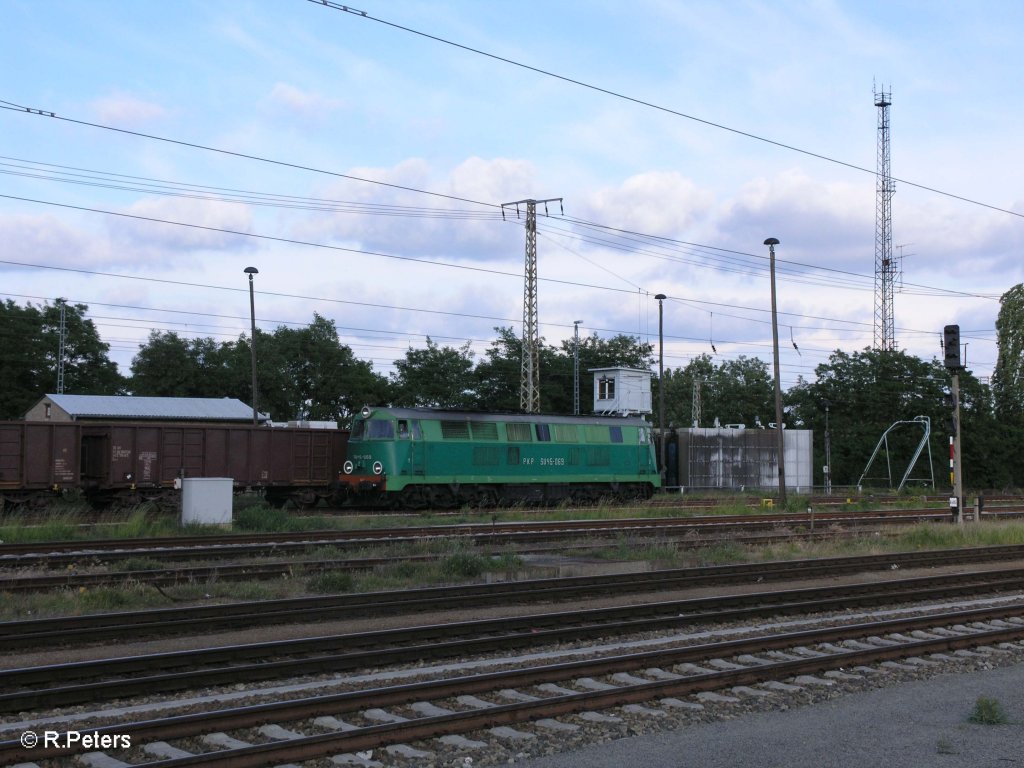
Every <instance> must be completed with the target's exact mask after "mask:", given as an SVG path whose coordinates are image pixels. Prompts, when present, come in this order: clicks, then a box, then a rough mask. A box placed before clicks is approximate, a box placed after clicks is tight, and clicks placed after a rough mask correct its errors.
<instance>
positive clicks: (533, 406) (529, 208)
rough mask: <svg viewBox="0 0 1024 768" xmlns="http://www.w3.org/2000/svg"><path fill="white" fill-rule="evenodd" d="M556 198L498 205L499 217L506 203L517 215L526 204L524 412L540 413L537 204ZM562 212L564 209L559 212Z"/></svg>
mask: <svg viewBox="0 0 1024 768" xmlns="http://www.w3.org/2000/svg"><path fill="white" fill-rule="evenodd" d="M556 200H557V201H558V203H559V205H561V203H562V198H560V197H549V198H548V199H546V200H533V199H528V200H517V201H515V202H514V203H504V204H503V205H502V206H501V215H502V218H504V216H505V206H506V205H514V206H515V207H516V216H517V217H518V215H519V206H520V204H523V203H525V204H526V269H525V280H524V283H523V362H522V366H521V368H520V375H519V409H520V410H521V411H524V412H525V413H540V322H539V320H538V318H537V203H544V204H545V205H544V213H545V215H546V214H547V203H552V202H554V201H556ZM562 212H563V213H564V212H565V211H564V209H563V211H562Z"/></svg>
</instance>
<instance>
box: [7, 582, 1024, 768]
mask: <svg viewBox="0 0 1024 768" xmlns="http://www.w3.org/2000/svg"><path fill="white" fill-rule="evenodd" d="M861 586H870V587H871V588H872V589H874V590H876V592H877V595H876V597H875V598H871V599H878V600H879V601H880V602H881V603H883V604H885V605H891V604H893V603H894V602H898V603H903V602H905V601H906V600H908V599H920V600H930V599H935V598H936V597H938V596H940V595H942V593H940V592H935V591H934V590H933V591H931V593H930V594H929V592H928V591H927V590H926V589H923V588H922V589H921V590H919V591H918V590H915V589H908V588H907V585H905V584H897V585H895V586H894V587H893V588H892V589H891V590H889V596H888V597H883V596H882V592H884V591H885V590H884V589H879V588H880V587H881V586H883V585H879V584H872V585H861ZM1004 586H1005V585H1004ZM981 589H983V588H982V587H981V585H978V584H975V585H974V587H973V592H974V593H978V592H979V591H980V590H981ZM1015 589H1017V590H1018V591H1019V589H1020V587H1019V585H1018V586H1017V587H1015ZM912 592H916V598H911V597H910V594H911V593H912ZM782 594H783V595H785V597H781V598H780V599H779V600H778V602H777V603H776V605H775V606H774V613H786V614H790V613H808V612H819V611H828V610H836V608H837V607H839V606H838V604H837V603H836V602H835V601H836V600H838V599H840V598H839V596H838V595H833V596H832V597H831V598H827V597H826V598H822V599H821V600H815V599H801V600H797V601H796V602H787V601H790V600H791V598H793V597H794V595H793V593H791V592H787V593H782ZM949 594H954V593H946V594H945V596H947V597H948V595H949ZM955 594H963V593H960V592H955ZM799 597H802V598H807V597H808V596H807V595H801V596H799ZM864 597H865V595H864V594H861V595H859V596H853V595H852V594H848V595H847V596H846V599H853V600H855V601H857V600H860V599H863V598H864ZM756 598H758V599H763V598H764V595H757V596H756ZM853 604H857V605H860V604H862V603H861V602H854V603H853ZM787 606H790V607H788V608H787ZM763 608H764V607H763V606H762V609H763ZM751 610H759V609H756V608H754V607H751ZM768 610H769V612H770V613H771V612H772V610H771V609H770V608H769V609H768ZM723 611H725V612H726V613H729V612H730V611H732V612H735V611H736V609H735V608H732V607H728V606H725V607H723ZM923 612H924V609H923V608H922V609H921V611H920V612H919V615H912V616H907V615H904V616H901V617H899V618H895V619H894V618H886V619H883V620H874V621H866V622H859V623H858V622H855V623H850V622H842V621H840V620H833V621H832V623H830V624H829V625H828V626H823V627H822V626H819V627H815V628H812V629H806V630H801V631H795V632H794V631H781V632H779V631H774V632H770V633H768V634H764V633H763V632H762V633H761V634H756V633H752V632H749V631H748V633H747V634H748V635H751V636H747V637H742V638H739V639H730V640H719V641H714V642H694V641H692V639H691V641H689V642H685V643H683V644H680V643H678V642H672V641H671V639H669V640H668V641H667V642H666V643H665V644H664V645H663V647H657V648H653V649H650V648H645V649H643V650H635V649H634V650H632V651H628V652H625V653H622V652H612V653H611V654H609V653H608V652H605V653H604V654H593V653H588V654H587V658H582V659H576V660H573V661H568V662H566V661H559V662H555V663H548V664H542V665H533V666H529V667H526V668H523V665H522V663H521V662H520V663H518V664H517V663H516V662H515V660H513V659H509V660H506V661H505V662H501V661H500V660H498V661H496V662H495V663H496V664H499V665H500V664H502V663H504V667H505V668H504V669H501V670H499V671H485V672H482V673H477V674H470V675H459V676H456V677H451V676H448V677H444V678H442V679H429V680H423V679H422V677H423V675H424V674H425V672H424V671H422V670H420V671H416V670H412V674H413V675H414V676H415V677H416V678H419V679H418V680H417V681H415V682H408V683H403V684H398V685H389V686H384V687H371V688H366V687H365V686H359V687H358V689H353V690H348V691H343V692H340V693H325V694H323V695H319V696H313V697H303V698H297V699H292V700H288V701H282V700H275V701H273V702H269V703H260V704H255V705H248V706H241V707H235V708H230V709H221V710H216V711H205V712H198V713H192V714H185V715H179V716H164V717H159V718H157V719H153V720H148V721H138V722H133V723H124V722H121V723H118V724H116V725H107V726H102V725H100V726H96V727H90V731H91V732H95V733H97V734H101V735H102V734H111V735H113V734H118V733H120V734H126V733H127V734H131V736H132V738H133V739H134V740H135V743H136V744H138V743H151V742H156V743H157V744H161V745H162V746H161V747H160V748H159V750H160V753H161V754H162V756H163V757H164V758H165V759H162V760H159V761H157V762H155V763H151V762H149V761H148V760H145V758H143V759H142V761H140V759H139V757H138V755H139V753H138V752H137V753H135V754H132V755H129V754H123V755H121V756H120V757H119V759H121V758H123V759H126V760H128V762H129V764H131V765H153V766H154V767H155V766H157V765H159V766H161V768H172V766H174V767H177V766H191V765H221V764H223V765H231V766H257V765H268V764H276V763H285V762H289V761H297V760H308V759H313V758H317V757H324V756H329V755H335V754H339V753H341V754H344V753H347V754H349V755H351V754H352V753H354V752H357V751H360V750H366V749H378V748H382V747H389V748H393V749H398V746H399V745H404V750H405V751H400V752H399V754H404V755H405V756H406V757H409V756H412V754H413V753H416V754H418V755H419V756H421V757H423V758H428V757H430V754H429V753H428V752H427V751H426V750H429V749H430V744H431V743H432V742H428V743H423V742H424V740H426V739H442V738H443V737H445V736H452V735H455V734H470V735H472V736H473V737H474V738H476V737H477V736H478V734H479V732H481V731H485V729H493V728H498V729H501V728H503V727H504V728H508V727H510V726H513V725H522V724H524V723H527V722H531V721H539V723H540V724H541V727H556V725H552V722H553V721H552V720H551V719H552V718H560V717H561V718H565V717H566V716H567V715H571V714H574V713H576V714H579V715H580V716H581V717H580V720H584V719H585V716H586V714H588V713H589V714H590V715H591V718H590V720H591V721H594V720H601V719H602V718H606V719H612V720H614V719H615V718H616V715H614V714H607V713H604V714H602V712H604V711H605V710H608V709H609V708H615V709H617V710H619V711H621V710H623V709H626V710H628V709H629V707H630V706H635V707H639V708H640V709H641V710H644V709H647V711H648V712H650V713H653V712H655V710H654V709H649V708H651V707H655V708H658V711H661V712H662V714H664V711H665V710H672V709H687V708H693V707H697V708H699V707H700V706H701V704H700V703H699V701H701V699H700V697H701V696H702V695H705V694H708V693H709V692H712V691H721V690H723V689H724V690H725V692H726V693H729V692H730V691H731V692H733V693H734V694H736V695H738V694H739V691H740V690H741V689H743V690H745V691H747V692H750V691H751V688H750V686H759V685H763V686H766V687H764V688H761V689H755V690H753V692H752V693H749V695H761V696H770V695H772V692H774V691H780V690H786V689H794V688H796V687H799V686H800V685H806V684H808V683H807V681H806V679H805V676H812V675H818V674H825V675H831V676H832V677H831V678H830V679H833V680H838V679H851V678H857V677H862V676H865V675H873V674H877V673H878V672H879V670H878V669H877V668H873V667H868V666H866V665H879V664H884V663H885V662H891V661H892V660H894V659H906V658H908V657H909V658H911V659H912V660H913V662H914V663H916V664H919V665H935V664H937V663H940V662H941V661H944V660H948V659H949V658H950V657H948V656H946V654H950V653H956V652H964V651H965V649H968V648H977V647H979V646H982V647H985V648H987V649H988V650H987V651H986V652H989V653H993V654H996V653H999V652H1003V653H1018V654H1020V655H1021V656H1022V657H1024V653H1021V652H1022V651H1024V646H1022V645H1021V641H1022V640H1024V605H1021V603H1020V602H1019V597H1018V601H1017V602H1015V603H1010V602H1005V603H1003V604H993V605H989V606H986V607H984V608H973V609H970V610H956V611H949V610H940V611H938V612H936V609H935V608H934V607H933V608H931V609H930V612H929V613H924V615H920V614H921V613H923ZM709 614H712V615H709ZM713 614H714V612H712V611H704V612H703V613H700V612H698V613H696V614H692V615H691V617H690V618H689V622H688V623H689V624H690V625H693V624H695V623H709V622H715V623H720V622H721V621H723V620H724V617H723V615H721V614H719V615H713ZM758 615H764V614H763V613H762V614H758ZM531 618H532V619H533V620H534V623H535V622H536V617H531ZM733 618H736V616H734V617H733ZM574 620H575V619H574ZM590 621H591V623H592V626H591V628H590V630H589V631H590V632H596V633H597V634H599V635H600V636H601V637H605V638H606V637H608V636H609V635H610V634H620V633H622V632H623V631H624V630H623V629H622V628H620V627H617V626H616V625H614V624H612V625H607V624H606V625H604V626H601V620H597V619H593V618H592V619H591V620H590ZM675 622H676V624H675V626H674V627H671V628H678V626H680V625H684V624H685V623H687V620H686V619H683V618H681V617H678V616H677V617H675ZM473 624H474V628H473V631H474V632H476V631H478V630H479V629H480V627H479V626H476V625H477V624H478V623H475V622H474V623H473ZM665 628H666V627H661V629H665ZM420 629H421V630H422V629H423V628H420ZM460 629H461V631H462V632H463V633H465V632H466V628H465V627H463V628H460ZM650 629H651V628H650V627H643V628H640V627H637V626H633V627H630V628H629V630H628V631H629V632H630V633H631V634H632V633H635V632H637V631H638V630H642V631H650ZM410 631H411V630H410ZM509 637H511V635H509ZM492 638H493V635H492ZM581 639H584V637H582V636H581V637H577V638H576V640H581ZM373 641H374V643H376V644H377V645H378V649H377V650H376V651H374V650H371V651H370V652H371V653H374V652H376V653H377V654H378V659H377V661H376V662H375V663H374V664H373V667H374V668H380V667H381V666H385V665H387V664H388V662H389V661H390V660H388V659H383V658H380V657H379V654H380V653H381V651H380V650H379V647H380V638H379V637H378V638H373ZM481 641H482V638H481V637H480V636H479V635H478V636H477V642H481ZM552 641H557V642H560V643H564V642H565V638H564V637H552V636H550V635H540V636H538V634H537V633H536V632H533V641H532V643H528V644H527V645H526V646H525V647H530V648H534V647H538V646H540V645H546V646H550V645H551V643H552ZM523 642H525V641H523ZM431 645H432V646H434V647H436V646H437V643H432V644H431ZM509 647H510V646H508V645H504V646H501V645H499V646H495V647H493V648H491V649H489V650H491V651H494V650H499V651H505V650H508V648H509ZM511 647H513V648H518V647H524V646H520V645H512V646H511ZM613 650H617V649H613ZM480 651H481V649H479V648H477V649H476V650H473V649H470V648H469V647H462V648H457V649H456V648H452V649H449V653H455V654H457V655H458V656H459V657H461V658H465V657H466V656H467V655H468V654H470V653H480ZM584 652H585V651H584ZM927 655H932V658H930V659H928V658H922V657H923V656H927ZM321 658H323V657H322V656H321ZM419 658H422V655H421V656H416V654H415V652H413V653H412V654H411V655H410V656H408V657H404V658H402V659H398V660H397V661H399V662H402V661H409V660H410V659H419ZM430 658H436V657H430ZM120 661H121V663H123V662H124V660H120ZM363 664H365V662H363ZM421 666H422V664H421ZM147 668H149V667H147ZM363 668H364V666H363V665H362V664H353V666H352V667H351V669H353V670H359V669H363ZM50 671H51V672H57V673H63V672H64V671H65V670H62V669H51V670H50ZM332 671H336V670H334V669H333V668H331V667H330V666H326V665H325V666H323V667H321V668H320V669H319V670H318V672H317V674H320V675H323V674H324V673H330V672H332ZM105 674H109V672H108V673H105ZM113 674H116V675H119V676H123V675H124V674H125V670H123V669H119V670H116V671H114V672H113ZM205 674H206V676H207V680H208V681H209V680H211V678H210V674H211V673H210V671H209V670H207V671H206V673H205ZM281 674H287V675H294V674H295V670H293V669H289V670H287V671H285V672H281V671H280V670H279V671H278V674H277V675H275V676H274V677H275V678H277V677H280V676H281ZM21 675H22V677H23V678H24V677H25V676H26V674H25V673H24V672H21ZM39 675H40V676H41V675H43V672H42V670H40V671H39ZM598 678H600V679H598ZM239 679H245V678H241V677H236V678H234V680H235V681H237V680H239ZM787 681H788V682H787ZM11 682H12V681H11V680H10V679H8V680H6V681H5V687H6V685H7V684H9V683H11ZM119 682H121V681H120V679H119V680H118V681H115V683H114V684H117V683H119ZM149 682H150V687H149V688H148V690H149V691H150V692H152V690H153V688H152V681H149ZM216 682H217V680H216V679H215V678H214V679H213V680H212V682H210V683H207V684H215V683H216ZM814 682H817V683H821V684H826V683H827V682H828V681H827V680H817V681H814ZM794 684H795V685H794ZM119 695H121V696H125V695H133V694H132V692H131V690H130V689H129V688H126V689H124V690H122V691H121V693H120V694H119ZM482 696H486V697H487V698H481V697H482ZM681 697H690V700H688V701H683V700H681ZM694 697H696V698H695V699H694ZM102 698H103V697H102V696H95V697H93V698H92V699H89V700H92V701H96V700H101V699H102ZM720 698H722V697H720ZM726 698H727V697H726ZM53 703H54V702H52V701H51V702H50V703H49V704H47V703H42V702H36V703H35V704H34V705H33V706H34V707H36V708H38V707H39V706H50V705H52V704H53ZM64 703H70V702H68V701H65V702H64ZM29 705H30V702H28V701H26V700H24V699H23V700H22V701H21V702H20V704H18V705H14V704H9V706H21V707H23V708H27V707H28V706H29ZM342 718H344V719H342ZM559 722H561V726H560V727H562V728H565V729H572V728H579V727H581V726H580V725H578V724H576V723H574V722H566V721H559ZM282 724H287V725H290V726H291V728H289V729H286V728H285V727H284V726H283V725H282ZM257 727H258V728H260V729H261V730H260V733H262V734H263V737H265V738H266V739H271V740H270V741H269V743H263V744H259V743H250V742H245V741H243V740H242V739H239V738H236V737H235V736H228V735H227V734H226V733H225V732H227V731H232V732H234V733H236V735H243V734H244V733H245V732H244V731H243V730H242V729H252V728H257ZM325 729H328V730H329V732H326V733H325V732H323V731H324V730H325ZM318 731H319V732H318ZM311 732H312V733H311ZM197 737H200V738H198V739H197ZM263 737H261V740H264V738H263ZM168 739H190V741H189V742H188V743H189V744H190V745H195V744H196V743H200V744H201V743H203V741H204V740H205V741H206V742H207V744H208V745H213V744H217V745H219V747H220V748H219V749H216V750H210V751H204V752H202V753H201V754H196V753H194V752H193V753H191V754H190V753H188V751H187V750H182V749H180V748H178V747H173V746H170V745H168V744H166V740H168ZM160 740H164V741H160ZM413 742H419V745H418V746H410V743H413ZM471 742H472V743H475V744H477V745H478V746H480V747H482V746H485V742H480V741H476V742H473V740H471V739H465V738H463V740H462V741H461V742H458V741H456V742H454V743H456V744H457V745H458V746H459V747H460V748H461V749H463V750H465V749H471ZM448 743H449V744H451V743H452V742H448ZM225 745H226V748H224V747H225ZM193 749H194V746H193ZM73 751H74V750H68V749H63V750H60V749H50V750H45V749H44V750H38V749H37V750H34V751H30V750H26V749H25V748H24V747H23V746H22V745H21V744H19V743H18V742H16V741H14V740H6V741H3V742H0V762H2V761H4V760H11V761H14V760H18V759H29V758H31V759H40V758H60V757H66V756H68V755H69V754H71V753H72V752H73ZM144 753H145V751H143V752H142V754H144ZM150 754H153V753H152V752H151V753H150Z"/></svg>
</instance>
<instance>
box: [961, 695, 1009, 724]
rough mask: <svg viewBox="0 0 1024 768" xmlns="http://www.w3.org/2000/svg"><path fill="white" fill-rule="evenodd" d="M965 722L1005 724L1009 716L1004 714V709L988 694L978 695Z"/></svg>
mask: <svg viewBox="0 0 1024 768" xmlns="http://www.w3.org/2000/svg"><path fill="white" fill-rule="evenodd" d="M967 722H969V723H978V724H979V725H1005V724H1006V723H1008V722H1010V718H1009V717H1007V716H1006V710H1004V709H1003V705H1002V704H1000V703H999V701H998V700H996V699H992V698H989V697H988V696H979V697H978V700H977V701H976V702H975V703H974V709H973V710H971V714H970V716H968V718H967Z"/></svg>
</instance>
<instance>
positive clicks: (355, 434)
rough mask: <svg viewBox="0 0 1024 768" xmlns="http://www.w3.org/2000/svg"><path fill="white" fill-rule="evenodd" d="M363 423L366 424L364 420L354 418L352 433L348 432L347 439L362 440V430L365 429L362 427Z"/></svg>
mask: <svg viewBox="0 0 1024 768" xmlns="http://www.w3.org/2000/svg"><path fill="white" fill-rule="evenodd" d="M365 424H366V422H364V421H362V420H360V419H356V421H355V423H354V424H353V425H352V434H350V435H349V436H348V439H349V440H362V439H363V432H364V429H365V427H364V425H365Z"/></svg>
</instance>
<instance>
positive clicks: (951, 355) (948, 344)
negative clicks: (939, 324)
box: [942, 325, 963, 371]
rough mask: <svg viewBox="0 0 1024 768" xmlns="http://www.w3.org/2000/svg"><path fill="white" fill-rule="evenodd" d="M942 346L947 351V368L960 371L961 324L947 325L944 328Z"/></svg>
mask: <svg viewBox="0 0 1024 768" xmlns="http://www.w3.org/2000/svg"><path fill="white" fill-rule="evenodd" d="M942 348H943V350H944V351H945V364H946V368H948V369H949V370H951V371H959V370H960V369H961V368H963V366H962V365H961V364H960V326H959V325H947V326H946V327H945V328H943V329H942Z"/></svg>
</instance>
